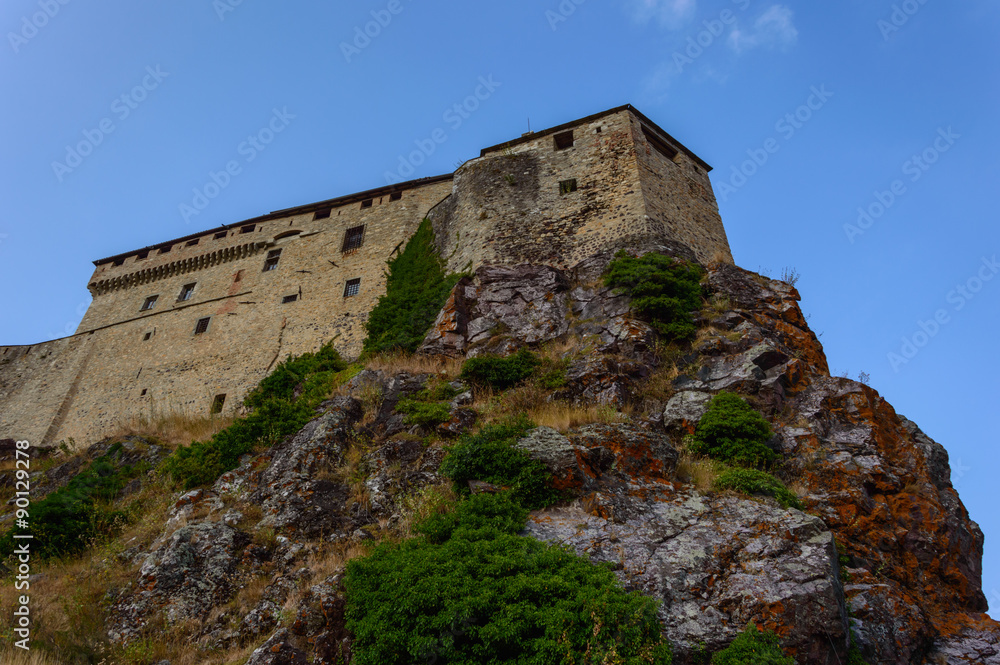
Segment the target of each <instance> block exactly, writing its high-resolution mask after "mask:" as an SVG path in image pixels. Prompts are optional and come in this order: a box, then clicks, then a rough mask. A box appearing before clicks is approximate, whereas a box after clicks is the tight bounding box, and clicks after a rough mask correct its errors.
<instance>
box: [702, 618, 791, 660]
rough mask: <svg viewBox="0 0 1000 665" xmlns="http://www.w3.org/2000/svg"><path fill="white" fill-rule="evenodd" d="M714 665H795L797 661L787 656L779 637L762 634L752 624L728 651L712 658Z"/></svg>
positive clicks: (772, 634)
mask: <svg viewBox="0 0 1000 665" xmlns="http://www.w3.org/2000/svg"><path fill="white" fill-rule="evenodd" d="M712 665H795V659H793V658H789V657H787V656H785V654H784V652H782V650H781V645H780V644H779V643H778V636H777V635H775V634H774V633H772V632H770V631H767V632H761V631H759V630H757V626H754V625H753V624H751V625H749V626H747V629H746V630H744V631H743V632H742V633H740V634H739V635H738V636H737V637H736V639H735V640H733V641H732V643H731V644H730V645H729V646H728V647H727V648H726V649H724V650H723V651H720V652H718V653H717V654H715V655H714V656H712Z"/></svg>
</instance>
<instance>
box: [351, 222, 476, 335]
mask: <svg viewBox="0 0 1000 665" xmlns="http://www.w3.org/2000/svg"><path fill="white" fill-rule="evenodd" d="M460 278H461V275H457V274H454V275H448V274H445V272H444V261H442V260H441V257H440V255H439V254H438V251H437V248H436V247H435V245H434V230H433V229H432V228H431V223H430V221H428V220H426V219H425V220H424V221H423V222H421V224H420V227H419V228H418V229H417V232H416V233H415V234H414V235H413V237H412V238H410V241H409V242H408V243H407V244H406V248H405V249H404V250H403V251H402V253H400V254H399V256H397V257H396V258H394V259H392V260H391V261H389V271H388V278H387V280H386V292H385V295H384V296H382V297H381V298H379V300H378V304H376V305H375V308H374V309H372V311H371V314H369V316H368V322H367V323H366V324H365V330H366V331H367V332H368V336H367V338H366V339H365V342H364V353H365V354H366V355H371V354H374V353H380V352H382V351H393V350H400V349H401V350H404V351H416V350H417V347H419V346H420V343H421V342H423V341H424V335H426V334H427V331H428V330H429V329H430V327H431V326H432V325H433V324H434V320H435V319H436V318H437V315H438V312H440V310H441V307H443V306H444V304H445V302H446V301H447V300H448V294H449V293H451V290H452V288H453V287H454V286H455V283H456V282H458V280H459V279H460Z"/></svg>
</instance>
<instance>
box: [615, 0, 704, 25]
mask: <svg viewBox="0 0 1000 665" xmlns="http://www.w3.org/2000/svg"><path fill="white" fill-rule="evenodd" d="M631 1H632V6H633V14H634V16H635V19H636V20H637V21H639V22H640V23H648V22H649V21H651V20H653V19H654V18H655V19H657V20H658V21H659V22H660V23H661V24H662V25H665V26H667V27H670V28H675V27H678V26H679V25H680V24H681V23H682V22H683V21H685V20H686V19H688V18H690V17H691V16H693V15H694V12H695V10H696V9H697V8H698V0H631Z"/></svg>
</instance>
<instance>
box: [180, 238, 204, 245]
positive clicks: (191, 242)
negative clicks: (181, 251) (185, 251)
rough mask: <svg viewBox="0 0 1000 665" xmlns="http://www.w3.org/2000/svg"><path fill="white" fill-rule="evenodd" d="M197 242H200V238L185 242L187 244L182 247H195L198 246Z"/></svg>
mask: <svg viewBox="0 0 1000 665" xmlns="http://www.w3.org/2000/svg"><path fill="white" fill-rule="evenodd" d="M199 242H201V238H195V239H194V240H188V241H187V244H185V245H184V246H185V247H194V246H195V245H197V244H198V243H199Z"/></svg>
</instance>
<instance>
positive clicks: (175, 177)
mask: <svg viewBox="0 0 1000 665" xmlns="http://www.w3.org/2000/svg"><path fill="white" fill-rule="evenodd" d="M46 12H47V14H46ZM373 12H374V14H373ZM372 21H381V25H377V24H370V23H371V22H372ZM369 24H370V25H369ZM0 26H2V28H3V33H4V35H5V39H4V43H3V44H0V85H2V89H3V90H5V91H6V94H5V95H4V100H3V102H2V106H0V136H2V142H0V146H2V148H3V149H2V152H0V201H2V202H3V212H2V215H0V277H2V279H3V281H4V283H6V284H7V287H6V288H4V289H3V290H2V292H0V310H2V312H3V317H2V320H0V343H3V344H16V343H24V344H30V343H34V342H38V341H42V340H45V339H50V338H54V337H59V336H63V335H66V334H67V333H71V332H72V331H73V330H75V327H76V325H77V323H78V322H79V320H80V318H81V317H82V314H83V312H84V311H85V309H86V306H87V303H88V302H89V295H88V293H87V291H86V288H85V286H86V283H87V280H88V278H89V276H90V273H91V271H92V269H93V266H92V265H91V263H90V262H91V261H92V260H94V259H99V258H103V257H107V256H111V255H114V254H117V253H119V252H124V251H128V250H132V249H137V248H140V247H143V246H146V245H149V244H152V243H155V242H160V241H163V240H169V239H172V238H175V237H179V236H184V235H186V234H189V233H193V232H196V231H199V230H202V229H208V228H211V227H213V226H217V225H219V224H229V223H234V222H237V221H240V220H242V219H246V218H249V217H253V216H256V215H259V214H263V213H267V212H270V211H272V210H279V209H282V208H287V207H291V206H295V205H299V204H305V203H308V202H312V201H317V200H322V199H326V198H330V197H333V196H337V195H341V194H347V193H352V192H355V191H359V190H363V189H368V188H371V187H377V186H380V185H383V184H385V183H386V182H387V179H389V178H391V177H392V173H393V172H398V171H399V169H400V165H401V162H400V160H401V158H402V159H404V162H405V161H406V160H408V158H407V157H405V156H408V155H410V154H411V153H412V152H413V151H414V150H417V149H418V143H417V142H422V143H423V145H424V146H425V148H427V146H428V145H429V144H428V143H427V141H426V139H428V137H430V136H432V134H433V133H434V131H435V130H437V129H441V130H442V131H443V133H444V136H445V137H446V140H445V141H444V142H443V143H439V144H435V145H434V146H433V150H430V149H427V150H426V152H427V153H429V154H427V155H426V156H424V155H420V157H421V158H420V159H417V160H414V161H417V162H421V163H420V164H419V165H417V166H414V172H413V175H412V177H422V176H428V175H436V174H440V173H447V172H450V171H452V170H453V169H454V168H455V166H456V164H457V163H460V162H462V161H464V160H466V159H469V158H471V157H474V156H476V155H478V152H479V149H480V148H482V147H484V146H488V145H493V144H496V143H499V142H502V141H504V140H507V139H510V138H514V137H517V136H519V135H520V134H521V133H522V132H524V131H526V130H527V128H528V123H529V118H530V123H531V126H532V127H533V128H535V129H540V128H544V127H548V126H552V125H555V124H560V123H562V122H565V121H569V120H572V119H575V118H578V117H581V116H584V115H588V114H591V113H595V112H598V111H601V110H604V109H607V108H610V107H613V106H618V105H620V104H624V103H631V104H634V105H635V106H636V107H638V108H639V109H640V110H641V111H642V112H643V113H645V114H646V115H647V116H649V117H650V118H651V119H653V120H654V121H656V122H657V123H658V124H660V125H661V126H662V127H664V128H665V129H666V130H667V131H669V132H670V133H672V134H673V135H674V136H675V137H677V138H678V139H679V140H681V141H682V142H684V143H685V144H686V145H687V146H688V147H689V148H691V149H692V150H694V151H695V152H696V153H697V154H699V155H700V156H701V157H702V158H704V159H705V160H706V161H707V162H709V163H710V164H712V165H713V166H715V169H716V170H715V171H714V172H713V182H714V183H715V188H716V192H717V194H719V199H720V207H721V210H722V217H723V220H724V222H725V223H726V228H727V230H728V233H729V239H730V242H731V244H732V248H733V254H734V255H735V257H736V260H737V262H738V263H739V264H740V265H742V266H743V267H746V268H749V269H753V270H758V269H759V270H761V271H764V272H769V273H770V274H771V275H772V276H780V275H781V273H782V271H783V270H784V269H785V268H794V269H795V270H797V271H798V272H799V273H800V274H801V280H800V281H799V283H798V287H799V289H800V291H801V292H802V294H803V301H802V306H803V309H804V311H805V312H806V313H807V314H808V315H809V317H810V319H809V320H810V323H811V325H812V326H813V328H814V329H815V330H816V331H817V332H818V333H822V338H821V340H822V342H823V344H824V345H825V347H826V351H827V354H828V356H829V359H830V365H831V368H832V369H833V370H834V372H835V373H838V374H839V373H844V372H846V373H848V374H849V375H850V376H851V377H852V378H856V377H857V376H858V374H859V373H860V372H865V373H867V374H869V375H870V377H871V379H870V382H871V385H872V386H873V387H875V388H876V389H878V390H879V391H880V392H881V393H882V394H883V395H884V396H885V397H886V398H887V399H888V400H889V401H890V402H891V403H892V404H893V405H894V406H895V407H896V409H897V410H898V411H899V412H900V413H902V414H905V415H907V416H908V417H910V418H912V419H914V420H915V421H916V422H918V424H920V425H921V427H922V428H924V429H925V430H926V431H927V433H928V434H930V435H931V436H932V437H934V438H935V439H937V440H938V441H940V442H942V443H943V444H944V445H945V446H946V447H947V448H948V450H949V452H950V453H951V457H952V466H953V477H954V482H955V485H956V486H957V487H958V489H959V490H960V492H961V495H962V498H963V499H964V501H965V503H966V505H967V506H968V507H969V509H970V511H971V513H972V516H973V518H974V519H976V520H977V521H978V522H979V523H980V525H981V526H982V528H983V531H984V532H985V533H986V536H987V545H986V556H985V560H984V567H985V573H984V589H985V591H986V594H987V596H988V597H990V596H991V600H992V607H993V608H994V610H995V609H996V608H998V607H1000V515H998V511H996V510H994V508H993V507H994V506H995V505H996V504H997V497H996V494H995V488H994V486H993V482H994V480H993V479H995V478H997V477H1000V460H998V456H997V454H996V452H995V450H996V445H997V439H998V419H997V415H996V414H997V409H996V401H997V400H996V398H997V387H996V386H997V377H998V376H1000V361H998V356H997V352H996V350H995V349H996V347H995V346H994V344H995V338H996V334H995V331H996V330H997V328H998V324H1000V308H998V307H997V303H998V299H1000V279H996V278H995V277H996V271H997V270H1000V267H997V266H996V265H995V264H994V263H993V261H994V257H996V256H997V254H998V253H1000V231H998V227H997V224H996V217H997V215H996V209H995V205H994V200H993V199H994V196H993V194H994V192H995V189H996V184H995V178H996V177H997V175H998V168H997V166H998V159H1000V140H998V136H1000V135H998V133H997V131H996V130H995V128H994V123H995V119H996V118H997V117H1000V86H998V80H997V79H998V74H997V72H998V71H1000V67H998V65H1000V62H998V60H1000V58H998V55H1000V51H998V49H997V46H996V43H997V37H998V28H1000V10H998V7H997V5H996V3H991V2H987V1H986V0H966V1H965V2H961V3H956V2H944V0H906V2H899V3H898V4H895V5H894V2H893V1H892V0H874V1H873V0H866V1H865V2H862V1H861V0H846V1H842V2H838V3H791V2H788V3H787V4H782V3H774V2H770V1H768V0H735V1H733V0H714V1H710V0H623V1H619V2H596V1H595V0H589V1H588V0H565V1H563V2H562V3H560V2H559V0H549V1H546V0H543V1H542V2H538V1H537V0H533V1H532V2H528V1H526V0H508V1H507V2H504V3H470V2H457V1H455V0H443V1H439V2H436V3H433V4H432V3H429V2H428V3H422V2H413V1H412V0H375V1H372V0H366V1H364V2H357V3H350V4H343V3H337V4H336V5H335V4H333V3H329V4H328V3H319V2H301V1H295V0H292V1H289V2H285V3H281V4H280V5H279V4H277V3H264V2H261V1H260V0H242V1H241V2H237V0H215V1H214V2H213V0H174V1H173V2H170V3H152V2H145V3H136V2H126V1H124V0H105V1H104V2H101V3H87V2H83V1H82V0H7V1H6V2H4V3H3V5H2V6H0ZM39 26H40V27H39ZM366 27H367V28H368V31H369V33H371V34H374V35H375V36H374V37H367V36H364V37H359V36H358V35H359V33H360V34H363V33H364V31H365V29H366ZM345 44H347V45H348V46H345ZM482 80H485V81H487V82H489V86H488V88H487V87H480V86H482V85H483V84H482V83H481V81H482ZM477 88H479V90H480V96H481V97H485V99H482V100H481V101H479V102H478V108H476V109H475V110H474V111H472V112H465V113H463V114H462V115H459V114H458V113H456V112H455V111H454V106H455V105H456V104H462V103H463V102H464V101H465V100H466V99H467V98H468V97H469V96H470V95H473V94H475V92H476V90H477ZM276 114H277V116H278V117H280V118H281V120H280V121H278V122H277V125H276V126H281V127H282V131H280V132H278V133H274V134H269V133H268V132H267V131H264V132H263V133H262V130H266V129H268V128H269V126H270V125H271V123H272V119H273V118H275V117H276ZM438 136H439V137H440V136H441V134H440V133H439V134H438ZM250 137H257V138H256V143H257V145H256V146H255V145H254V144H253V142H250V141H249V138H250ZM265 140H269V142H267V143H266V144H265V143H264V142H263V141H265ZM81 143H82V144H83V145H82V147H81ZM251 157H252V159H251ZM424 157H425V158H424ZM231 161H235V162H237V165H238V167H239V168H238V173H237V174H236V175H234V176H232V177H230V178H229V181H228V182H226V184H225V186H224V187H220V188H218V190H216V189H214V188H212V187H208V193H211V194H213V195H214V196H213V197H212V198H211V199H208V198H207V197H206V199H205V200H199V199H198V198H197V194H196V192H201V193H202V194H204V193H205V190H206V185H209V184H210V183H212V174H213V173H216V174H218V173H219V172H220V171H223V170H225V169H226V166H227V164H228V163H229V162H231ZM410 165H412V162H411V163H410ZM404 171H405V169H404ZM221 181H222V182H225V178H223V179H221ZM196 203H197V204H199V207H201V208H203V209H201V210H197V214H191V211H192V210H195V209H196V207H195V204H196ZM182 206H189V207H190V209H189V210H187V211H186V212H187V214H185V209H184V208H182ZM862 213H864V214H862ZM892 354H894V355H892Z"/></svg>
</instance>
